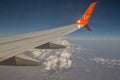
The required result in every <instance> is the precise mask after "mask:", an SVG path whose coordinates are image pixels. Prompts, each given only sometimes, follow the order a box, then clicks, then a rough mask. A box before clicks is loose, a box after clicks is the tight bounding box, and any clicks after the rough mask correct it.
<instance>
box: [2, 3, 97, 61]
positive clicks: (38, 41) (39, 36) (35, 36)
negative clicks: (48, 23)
mask: <svg viewBox="0 0 120 80" xmlns="http://www.w3.org/2000/svg"><path fill="white" fill-rule="evenodd" d="M95 5H96V2H93V3H92V4H91V5H90V7H89V8H88V9H87V11H86V12H85V13H84V15H83V16H82V17H81V19H80V20H78V21H77V22H76V23H75V24H71V25H68V26H63V27H59V28H55V29H50V30H45V31H38V32H32V33H26V34H20V35H13V36H7V37H1V38H0V62H3V61H5V60H7V59H9V58H12V57H14V56H17V55H18V54H20V53H23V52H25V51H27V50H30V49H33V48H36V47H38V46H41V45H44V44H46V43H48V42H50V41H51V40H53V39H55V38H58V37H61V36H64V35H67V34H69V33H72V32H74V31H76V30H78V29H79V28H82V27H85V28H86V29H88V30H90V28H89V27H88V26H87V25H88V22H89V20H90V17H91V15H92V13H93V10H94V7H95Z"/></svg>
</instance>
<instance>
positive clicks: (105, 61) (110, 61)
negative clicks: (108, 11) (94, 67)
mask: <svg viewBox="0 0 120 80" xmlns="http://www.w3.org/2000/svg"><path fill="white" fill-rule="evenodd" d="M90 60H91V61H95V62H97V63H99V64H108V65H112V66H114V65H116V66H120V60H119V59H109V58H93V59H90Z"/></svg>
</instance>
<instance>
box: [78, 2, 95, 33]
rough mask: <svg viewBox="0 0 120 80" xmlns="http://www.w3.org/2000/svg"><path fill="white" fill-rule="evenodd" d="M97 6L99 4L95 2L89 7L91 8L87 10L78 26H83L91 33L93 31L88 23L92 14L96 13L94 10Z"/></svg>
mask: <svg viewBox="0 0 120 80" xmlns="http://www.w3.org/2000/svg"><path fill="white" fill-rule="evenodd" d="M96 4H97V1H96V2H93V3H92V4H91V5H90V6H89V8H88V9H87V10H86V12H85V13H84V14H83V16H82V17H81V19H80V20H78V21H77V23H76V24H78V25H83V26H84V27H85V28H86V29H87V30H89V31H91V29H90V28H89V27H88V22H89V20H90V17H91V16H92V13H93V11H94V8H95V6H96Z"/></svg>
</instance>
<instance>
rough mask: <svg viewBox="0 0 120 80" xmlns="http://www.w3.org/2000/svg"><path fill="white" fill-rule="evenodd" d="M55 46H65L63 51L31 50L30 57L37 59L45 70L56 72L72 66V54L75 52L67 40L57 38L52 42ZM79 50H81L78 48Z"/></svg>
mask: <svg viewBox="0 0 120 80" xmlns="http://www.w3.org/2000/svg"><path fill="white" fill-rule="evenodd" d="M52 42H54V43H57V44H61V45H65V46H66V48H65V49H59V50H58V49H57V50H49V49H32V50H31V53H32V55H33V56H34V57H35V58H37V59H39V60H40V61H41V63H42V65H43V66H44V67H45V70H56V69H66V68H70V67H71V65H72V62H73V61H72V53H73V52H74V51H77V50H78V49H75V48H73V47H72V44H71V43H70V42H68V41H67V40H64V39H61V38H58V39H56V40H54V41H52ZM79 50H81V49H80V48H79Z"/></svg>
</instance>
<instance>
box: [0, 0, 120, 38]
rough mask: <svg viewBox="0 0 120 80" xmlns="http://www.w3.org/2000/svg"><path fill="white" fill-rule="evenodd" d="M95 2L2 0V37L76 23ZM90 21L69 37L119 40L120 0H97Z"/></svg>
mask: <svg viewBox="0 0 120 80" xmlns="http://www.w3.org/2000/svg"><path fill="white" fill-rule="evenodd" d="M93 1H94V0H0V35H11V34H20V33H26V32H34V31H39V30H44V29H49V28H55V27H60V26H64V25H69V24H73V23H75V22H76V21H77V20H78V19H79V18H80V17H81V16H82V15H83V13H84V12H85V10H86V9H87V8H88V6H89V5H90V4H91V3H92V2H93ZM98 1H99V3H98V4H97V6H96V8H95V11H94V13H93V16H92V18H91V20H90V22H89V26H90V27H91V29H92V32H88V31H86V30H85V29H84V28H83V29H80V30H78V31H76V32H74V33H72V34H71V35H70V36H81V37H96V38H98V37H100V38H120V36H119V34H120V16H119V14H120V9H119V8H120V4H119V3H120V1H119V0H98Z"/></svg>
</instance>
